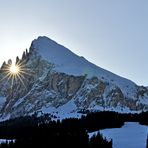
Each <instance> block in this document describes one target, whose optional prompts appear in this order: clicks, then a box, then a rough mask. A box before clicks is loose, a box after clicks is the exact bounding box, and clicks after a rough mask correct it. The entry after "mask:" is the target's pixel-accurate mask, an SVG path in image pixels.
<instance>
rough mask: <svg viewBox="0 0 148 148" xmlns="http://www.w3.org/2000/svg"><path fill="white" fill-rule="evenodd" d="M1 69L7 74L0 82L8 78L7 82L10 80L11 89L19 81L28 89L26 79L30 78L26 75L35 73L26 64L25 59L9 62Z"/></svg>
mask: <svg viewBox="0 0 148 148" xmlns="http://www.w3.org/2000/svg"><path fill="white" fill-rule="evenodd" d="M1 71H2V73H4V74H5V76H4V77H3V78H2V79H1V80H0V82H1V81H3V80H5V79H7V81H6V83H7V82H9V81H10V88H11V89H12V88H13V86H14V85H15V84H16V82H17V81H20V82H21V84H22V85H23V87H24V88H25V89H27V87H26V85H25V81H27V82H28V79H27V78H26V76H27V75H29V76H31V75H33V72H32V71H31V70H30V69H29V68H27V67H26V66H25V63H24V62H23V61H18V62H17V63H16V64H13V63H12V64H7V65H6V66H5V67H3V68H2V69H1Z"/></svg>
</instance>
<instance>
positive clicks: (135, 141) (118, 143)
mask: <svg viewBox="0 0 148 148" xmlns="http://www.w3.org/2000/svg"><path fill="white" fill-rule="evenodd" d="M100 133H101V134H103V136H104V137H106V138H107V139H113V148H146V139H147V134H148V126H143V125H140V124H139V123H137V122H126V123H125V124H124V126H123V127H122V128H114V129H105V130H101V131H100Z"/></svg>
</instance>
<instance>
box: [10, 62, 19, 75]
mask: <svg viewBox="0 0 148 148" xmlns="http://www.w3.org/2000/svg"><path fill="white" fill-rule="evenodd" d="M9 71H10V73H11V74H13V75H17V74H19V72H20V68H19V66H18V65H14V64H12V65H10V68H9Z"/></svg>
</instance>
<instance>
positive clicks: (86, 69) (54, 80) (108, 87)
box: [0, 37, 148, 118]
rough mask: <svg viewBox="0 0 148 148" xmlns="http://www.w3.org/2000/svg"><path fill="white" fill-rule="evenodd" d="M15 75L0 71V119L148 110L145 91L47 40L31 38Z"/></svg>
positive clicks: (146, 90)
mask: <svg viewBox="0 0 148 148" xmlns="http://www.w3.org/2000/svg"><path fill="white" fill-rule="evenodd" d="M16 63H17V64H19V65H21V66H20V69H21V71H20V72H21V73H20V76H19V77H15V79H14V81H13V84H12V78H10V77H6V78H5V76H6V71H5V69H6V68H5V67H8V66H9V64H11V60H9V61H8V63H4V64H3V65H2V67H1V70H0V110H1V111H0V114H1V118H13V117H16V116H21V115H23V116H24V115H29V114H33V113H35V112H37V113H51V114H52V115H55V116H59V117H61V118H62V117H67V116H70V117H72V116H79V114H78V112H80V111H86V110H90V111H95V110H116V111H119V112H127V111H128V112H139V111H146V110H148V88H147V87H143V86H137V85H136V84H135V83H134V82H132V81H130V80H128V79H125V78H122V77H120V76H118V75H115V74H113V73H111V72H109V71H107V70H104V69H102V68H100V67H98V66H96V65H94V64H92V63H91V62H89V61H87V60H86V59H85V58H84V57H79V56H78V55H76V54H74V53H73V52H71V51H70V50H69V49H67V48H65V47H64V46H62V45H59V44H58V43H56V42H55V41H53V40H51V39H49V38H47V37H38V39H35V40H33V42H32V44H31V47H30V49H29V52H28V51H27V50H26V51H25V52H24V53H23V56H22V59H19V58H18V57H17V58H16Z"/></svg>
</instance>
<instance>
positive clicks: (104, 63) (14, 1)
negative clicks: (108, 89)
mask: <svg viewBox="0 0 148 148" xmlns="http://www.w3.org/2000/svg"><path fill="white" fill-rule="evenodd" d="M38 36H48V37H49V38H51V39H53V40H55V41H57V42H59V43H60V44H63V45H64V46H66V47H68V48H69V49H70V50H72V51H73V52H75V53H76V54H78V55H80V56H84V57H85V58H87V59H88V60H89V61H91V62H93V63H95V64H96V65H98V66H100V67H102V68H104V69H107V70H109V71H112V72H113V73H116V74H118V75H120V76H123V77H126V78H128V79H131V80H132V81H134V82H136V83H137V84H139V85H146V86H148V66H147V64H148V0H0V63H2V62H3V61H4V60H7V59H9V58H14V57H16V56H17V55H19V56H20V55H21V54H22V52H23V50H24V49H26V48H29V46H30V44H31V41H32V40H33V39H35V38H37V37H38Z"/></svg>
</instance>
